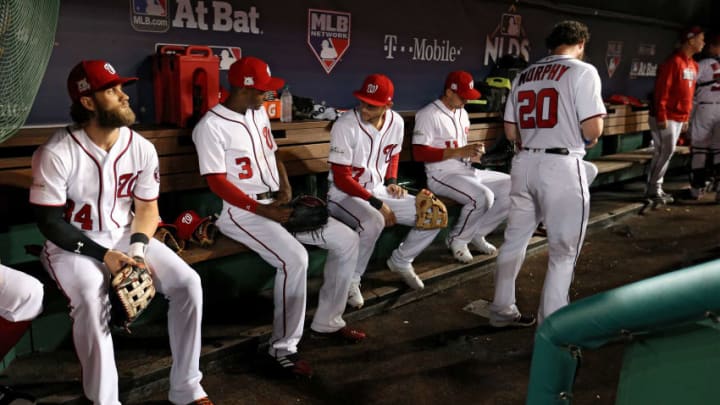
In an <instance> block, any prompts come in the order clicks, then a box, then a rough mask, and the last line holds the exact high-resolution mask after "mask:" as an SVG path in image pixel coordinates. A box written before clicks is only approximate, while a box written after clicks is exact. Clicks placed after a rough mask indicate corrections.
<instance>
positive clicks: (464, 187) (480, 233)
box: [428, 169, 510, 244]
mask: <svg viewBox="0 0 720 405" xmlns="http://www.w3.org/2000/svg"><path fill="white" fill-rule="evenodd" d="M428 188H430V190H431V191H432V192H433V193H435V194H437V195H440V196H443V197H449V198H452V199H453V200H454V201H456V202H458V203H459V204H462V206H463V207H462V210H461V211H460V216H459V217H458V220H457V223H456V224H455V226H454V227H453V229H451V230H450V232H449V233H448V240H447V242H448V244H450V243H452V242H455V241H457V242H460V243H463V244H467V243H469V242H470V241H471V240H472V239H473V238H476V237H484V236H485V235H487V234H489V233H490V232H492V231H493V230H494V229H495V228H497V226H498V225H500V223H501V222H502V221H504V220H505V218H507V216H508V212H509V210H510V176H509V175H507V174H505V173H501V172H496V171H491V170H475V169H468V171H466V172H462V173H457V172H448V173H444V172H436V173H428Z"/></svg>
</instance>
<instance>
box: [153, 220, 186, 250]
mask: <svg viewBox="0 0 720 405" xmlns="http://www.w3.org/2000/svg"><path fill="white" fill-rule="evenodd" d="M153 236H154V238H155V239H157V240H159V241H160V242H162V243H164V244H165V246H167V247H169V248H170V249H171V250H172V251H173V252H175V253H180V252H182V251H183V250H184V249H185V241H184V240H182V239H180V238H179V237H178V236H177V227H176V226H175V225H173V224H166V223H163V222H161V223H160V224H158V227H157V230H156V231H155V235H153Z"/></svg>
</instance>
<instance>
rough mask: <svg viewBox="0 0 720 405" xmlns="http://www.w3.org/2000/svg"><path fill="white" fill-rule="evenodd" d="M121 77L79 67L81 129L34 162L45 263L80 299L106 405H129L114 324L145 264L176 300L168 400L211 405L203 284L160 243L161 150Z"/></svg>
mask: <svg viewBox="0 0 720 405" xmlns="http://www.w3.org/2000/svg"><path fill="white" fill-rule="evenodd" d="M135 80H137V78H126V77H120V76H119V75H118V74H117V73H116V72H115V69H114V68H113V67H112V65H110V64H109V63H107V62H105V61H100V60H91V61H82V62H80V63H79V64H77V65H76V66H75V67H74V68H73V69H72V71H71V72H70V75H69V77H68V80H67V86H68V92H69V93H70V98H71V99H72V103H73V104H72V107H71V110H70V115H71V116H72V119H73V121H74V122H75V123H76V125H74V126H69V127H67V128H64V129H61V130H59V131H58V132H56V133H55V134H54V135H53V136H52V137H51V138H50V139H49V140H48V141H47V143H45V144H44V145H43V146H41V147H40V148H39V149H38V150H37V151H36V152H35V154H34V155H33V161H32V171H33V184H32V186H31V188H30V203H32V204H33V205H34V207H35V212H36V216H37V219H38V228H39V229H40V231H41V232H42V233H43V235H45V237H46V238H47V239H48V241H47V242H46V243H45V246H44V250H43V254H42V257H41V260H42V262H43V265H44V266H45V268H46V269H47V270H48V272H49V273H50V275H51V277H52V278H53V279H55V281H56V282H57V284H58V287H59V288H60V289H61V290H62V291H63V293H64V294H65V295H66V296H67V297H68V299H69V300H70V308H71V310H70V316H71V317H72V318H73V326H72V327H73V340H74V343H75V351H76V352H77V356H78V358H79V360H80V364H81V366H82V380H83V389H84V391H85V395H86V396H87V398H88V399H90V400H91V401H93V402H94V403H97V404H103V405H111V404H119V403H120V402H119V399H118V373H117V367H116V365H115V354H114V349H113V340H112V335H111V334H110V328H109V326H108V321H109V317H110V301H109V298H108V284H109V280H110V278H111V276H112V275H113V274H115V273H117V272H118V271H120V269H121V268H122V267H123V266H124V265H125V264H126V263H129V264H137V263H138V262H142V261H144V262H145V263H146V264H147V266H148V268H149V269H150V271H151V273H152V279H153V282H154V284H155V287H156V289H157V291H159V292H160V293H162V294H164V295H165V296H166V297H167V299H168V301H169V308H168V333H169V335H170V349H171V351H172V357H173V364H172V369H171V370H170V392H169V395H168V399H169V400H170V402H172V403H174V404H188V403H194V404H202V405H208V404H211V402H210V400H209V399H208V398H207V394H205V391H204V390H203V388H202V387H201V386H200V380H201V379H202V373H201V372H200V368H199V366H200V344H201V343H200V324H201V321H202V287H201V285H200V277H199V276H198V275H197V273H196V272H195V271H194V270H193V269H192V268H191V267H190V266H188V265H187V263H185V262H184V261H183V260H182V259H181V258H180V257H178V256H177V255H176V254H175V253H174V252H172V251H171V250H170V249H169V248H167V247H166V246H165V245H164V244H163V243H161V242H159V241H157V240H155V239H154V238H153V237H152V235H153V234H154V233H155V228H156V227H157V224H158V218H160V216H159V214H158V206H157V198H158V195H159V192H160V176H159V171H158V155H157V152H156V151H155V147H154V146H153V145H152V144H151V143H150V142H149V141H147V140H146V139H144V138H143V137H141V136H140V135H139V134H138V133H136V132H135V131H133V130H131V129H130V128H128V125H130V124H132V123H134V122H135V113H134V112H133V111H132V109H131V108H130V105H129V99H130V98H129V97H128V95H127V94H125V92H124V91H123V89H122V86H123V84H126V83H129V82H132V81H135Z"/></svg>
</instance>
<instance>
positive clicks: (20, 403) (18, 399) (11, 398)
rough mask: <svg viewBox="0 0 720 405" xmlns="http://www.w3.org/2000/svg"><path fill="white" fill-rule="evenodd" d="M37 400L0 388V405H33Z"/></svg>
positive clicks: (9, 389) (28, 395)
mask: <svg viewBox="0 0 720 405" xmlns="http://www.w3.org/2000/svg"><path fill="white" fill-rule="evenodd" d="M36 403H37V400H36V399H35V397H33V396H32V395H30V394H25V393H22V392H17V391H15V390H13V389H12V388H10V387H3V386H0V405H35V404H36Z"/></svg>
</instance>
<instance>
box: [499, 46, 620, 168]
mask: <svg viewBox="0 0 720 405" xmlns="http://www.w3.org/2000/svg"><path fill="white" fill-rule="evenodd" d="M600 86H601V85H600V76H599V75H598V72H597V69H595V67H594V66H592V65H590V64H588V63H585V62H582V61H580V60H578V59H575V58H572V57H570V56H566V55H551V56H548V57H545V58H543V59H541V60H539V61H538V62H536V63H534V64H532V65H531V66H530V67H528V68H527V69H525V70H523V71H522V72H521V73H520V74H519V75H518V76H517V77H516V78H515V80H514V81H513V87H512V91H511V93H510V96H509V97H508V101H507V104H506V106H505V121H506V122H511V123H515V124H517V125H518V128H519V130H520V138H521V140H522V146H523V147H525V148H532V149H548V148H567V149H568V150H569V151H570V152H572V153H573V154H579V155H583V156H584V155H585V144H584V142H583V139H582V133H581V123H582V122H583V121H585V120H587V119H589V118H593V117H597V116H600V115H604V114H606V110H605V105H604V104H603V100H602V97H601V95H600V88H601V87H600Z"/></svg>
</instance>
